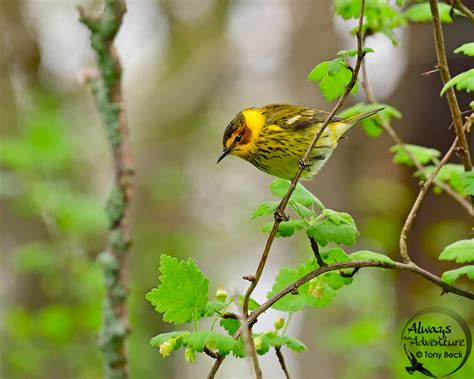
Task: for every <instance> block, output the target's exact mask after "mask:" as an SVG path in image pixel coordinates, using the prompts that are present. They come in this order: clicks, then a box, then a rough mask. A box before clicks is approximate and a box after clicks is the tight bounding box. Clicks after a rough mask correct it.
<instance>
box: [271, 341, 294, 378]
mask: <svg viewBox="0 0 474 379" xmlns="http://www.w3.org/2000/svg"><path fill="white" fill-rule="evenodd" d="M275 353H276V355H277V357H278V362H280V366H281V369H282V370H283V372H284V373H285V377H286V379H291V376H290V373H289V372H288V369H287V368H286V363H285V358H284V357H283V354H282V352H281V347H279V346H278V347H275Z"/></svg>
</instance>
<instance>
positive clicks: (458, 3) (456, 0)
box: [446, 0, 474, 22]
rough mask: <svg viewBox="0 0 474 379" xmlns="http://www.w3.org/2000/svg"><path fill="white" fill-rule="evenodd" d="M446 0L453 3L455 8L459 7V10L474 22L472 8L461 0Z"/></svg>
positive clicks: (450, 3)
mask: <svg viewBox="0 0 474 379" xmlns="http://www.w3.org/2000/svg"><path fill="white" fill-rule="evenodd" d="M446 2H447V3H448V4H449V5H451V6H452V7H453V8H454V9H457V10H458V11H459V12H461V13H462V14H463V15H464V16H466V18H467V19H468V20H469V21H471V22H474V13H472V12H471V10H470V9H469V8H468V7H466V6H465V5H464V4H463V3H462V1H461V0H446Z"/></svg>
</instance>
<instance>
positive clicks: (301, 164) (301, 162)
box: [298, 159, 312, 171]
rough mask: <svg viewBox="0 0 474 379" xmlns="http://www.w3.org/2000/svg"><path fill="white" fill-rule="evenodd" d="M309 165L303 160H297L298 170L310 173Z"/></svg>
mask: <svg viewBox="0 0 474 379" xmlns="http://www.w3.org/2000/svg"><path fill="white" fill-rule="evenodd" d="M311 166H312V164H311V163H306V162H305V161H304V160H303V159H299V160H298V167H299V168H300V170H304V171H311Z"/></svg>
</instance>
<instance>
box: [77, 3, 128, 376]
mask: <svg viewBox="0 0 474 379" xmlns="http://www.w3.org/2000/svg"><path fill="white" fill-rule="evenodd" d="M125 12H126V4H125V0H116V1H109V0H106V1H105V7H104V11H103V13H102V14H101V15H100V16H93V15H89V14H87V13H86V12H85V11H84V10H83V9H81V8H79V14H80V21H81V22H82V23H83V24H84V25H86V26H87V28H88V29H89V31H90V33H91V36H90V41H91V47H92V49H93V50H94V52H95V55H96V61H97V68H98V70H97V71H96V70H91V69H88V70H85V71H84V78H83V79H84V81H85V82H86V83H87V84H88V85H89V87H90V89H91V91H92V94H93V96H94V99H95V103H96V107H97V110H98V111H99V114H100V117H101V119H102V123H103V125H104V128H105V131H106V134H107V139H108V142H109V144H110V146H111V148H112V155H113V166H114V171H115V178H114V184H113V187H112V190H111V192H110V195H109V199H108V200H107V205H106V212H107V216H108V220H109V232H108V238H107V241H108V242H107V247H106V250H105V252H103V253H102V254H101V255H100V257H99V261H100V263H101V266H102V269H103V272H104V277H105V286H106V291H107V292H106V297H105V300H104V304H103V320H102V329H101V331H100V334H99V341H98V342H99V345H100V348H101V349H102V352H103V355H104V361H105V377H106V378H114V379H115V378H121V379H122V378H127V377H128V364H127V353H126V348H125V339H126V336H127V333H128V328H129V327H128V317H127V308H126V297H127V285H126V265H125V257H126V254H127V252H128V251H129V249H130V244H131V239H130V231H129V217H130V206H129V203H130V199H131V196H132V184H133V175H134V172H133V164H132V155H131V148H130V139H129V131H128V126H127V120H126V115H125V110H124V108H123V98H122V89H121V78H122V67H121V65H120V61H119V58H118V56H117V52H116V49H115V46H114V45H113V42H114V39H115V36H116V35H117V33H118V31H119V29H120V27H121V25H122V20H123V16H124V14H125Z"/></svg>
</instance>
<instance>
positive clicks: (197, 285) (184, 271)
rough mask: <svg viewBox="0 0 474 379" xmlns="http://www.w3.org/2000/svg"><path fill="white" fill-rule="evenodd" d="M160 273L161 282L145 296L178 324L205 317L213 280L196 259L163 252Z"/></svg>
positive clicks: (170, 319) (170, 320) (159, 310)
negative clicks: (181, 258) (201, 268)
mask: <svg viewBox="0 0 474 379" xmlns="http://www.w3.org/2000/svg"><path fill="white" fill-rule="evenodd" d="M160 272H161V273H162V275H161V276H160V284H159V285H158V287H157V288H153V289H152V290H151V291H150V292H148V293H147V294H146V296H145V298H146V299H147V300H148V301H149V302H150V303H151V304H152V305H153V306H154V307H155V310H156V311H157V312H159V313H163V320H164V321H166V322H171V323H174V324H177V325H178V324H183V323H186V322H189V321H191V320H192V319H193V317H194V318H195V319H196V320H197V319H199V318H201V317H202V314H204V312H205V310H206V305H207V303H208V295H207V293H208V285H209V280H208V279H207V278H206V277H205V276H204V275H203V273H202V272H201V270H199V267H197V265H196V264H195V263H194V261H193V260H192V259H191V258H189V259H188V260H187V261H179V260H178V259H176V258H174V257H171V256H169V255H165V254H162V255H161V257H160Z"/></svg>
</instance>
